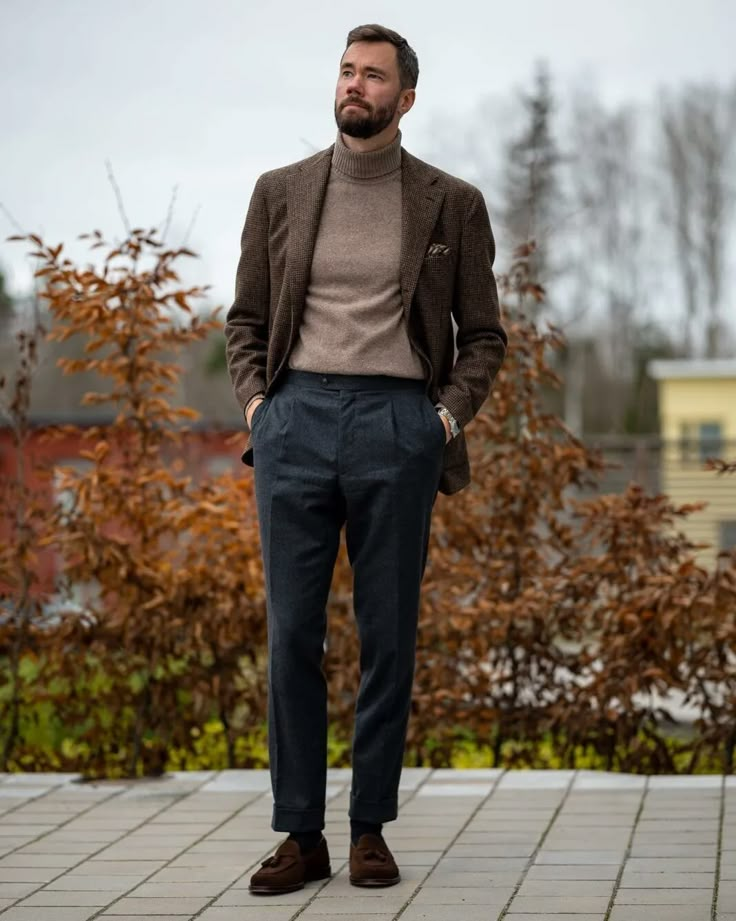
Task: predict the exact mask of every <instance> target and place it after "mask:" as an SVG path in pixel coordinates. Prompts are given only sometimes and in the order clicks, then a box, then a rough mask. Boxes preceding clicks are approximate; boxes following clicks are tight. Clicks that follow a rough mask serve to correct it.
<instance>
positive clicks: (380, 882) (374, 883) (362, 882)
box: [349, 876, 401, 888]
mask: <svg viewBox="0 0 736 921" xmlns="http://www.w3.org/2000/svg"><path fill="white" fill-rule="evenodd" d="M349 879H350V882H351V884H352V885H353V886H366V887H370V888H378V887H379V886H395V885H396V883H399V882H401V876H394V877H393V878H392V879H357V878H354V877H352V876H351V877H349Z"/></svg>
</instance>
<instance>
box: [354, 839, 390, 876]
mask: <svg viewBox="0 0 736 921" xmlns="http://www.w3.org/2000/svg"><path fill="white" fill-rule="evenodd" d="M400 879H401V876H400V875H399V868H398V867H397V866H396V861H395V860H394V856H393V854H392V853H391V851H390V850H389V849H388V845H387V844H386V842H385V841H384V840H383V837H382V836H381V835H361V836H360V838H358V843H357V845H354V844H353V843H352V841H351V842H350V882H351V883H352V884H353V885H354V886H393V885H395V884H396V883H398V882H399V880H400Z"/></svg>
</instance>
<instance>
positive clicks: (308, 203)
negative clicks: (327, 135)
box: [286, 144, 335, 330]
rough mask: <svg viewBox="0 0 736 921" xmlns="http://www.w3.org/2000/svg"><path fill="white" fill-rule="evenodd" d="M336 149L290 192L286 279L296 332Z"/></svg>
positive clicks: (298, 177)
mask: <svg viewBox="0 0 736 921" xmlns="http://www.w3.org/2000/svg"><path fill="white" fill-rule="evenodd" d="M334 146H335V145H334V144H332V145H331V146H330V147H328V148H327V149H326V150H324V151H323V152H322V154H323V155H322V156H321V157H320V158H319V159H317V160H316V161H312V163H311V164H309V166H307V167H302V169H300V170H299V172H298V173H295V174H294V175H292V176H290V177H289V183H288V188H287V193H286V210H287V215H288V220H289V242H288V246H287V253H286V277H287V280H288V284H289V293H290V300H291V316H292V330H296V329H298V328H299V324H300V322H301V316H302V311H303V309H304V297H305V295H306V293H307V286H308V284H309V273H310V271H311V268H312V256H313V254H314V244H315V241H316V239H317V231H318V230H319V219H320V215H321V213H322V204H323V202H324V199H325V191H326V189H327V180H328V179H329V176H330V165H331V163H332V150H333V147H334Z"/></svg>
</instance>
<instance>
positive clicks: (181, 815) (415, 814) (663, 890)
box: [0, 768, 736, 921]
mask: <svg viewBox="0 0 736 921" xmlns="http://www.w3.org/2000/svg"><path fill="white" fill-rule="evenodd" d="M349 788H350V771H349V770H330V771H329V775H328V790H327V794H328V813H327V815H328V818H327V828H326V830H325V834H326V836H327V839H328V843H329V847H330V854H331V858H332V869H333V876H332V879H330V880H328V881H323V882H319V883H309V884H307V886H306V888H305V889H303V890H300V891H298V892H295V893H292V894H291V895H288V896H276V897H273V896H272V897H258V896H252V895H250V894H249V892H248V879H249V877H250V874H251V873H252V871H253V869H255V868H256V867H258V866H259V864H260V861H261V860H264V859H265V858H266V857H267V856H268V855H269V854H270V853H271V852H272V850H273V848H274V847H275V845H276V844H277V843H278V842H280V841H281V840H283V838H284V837H285V835H284V834H282V833H276V832H273V831H272V830H271V827H270V818H271V804H272V801H271V793H270V784H269V778H268V773H267V772H265V771H222V772H219V773H218V772H192V773H187V774H173V775H170V776H168V777H166V778H162V779H160V780H151V781H138V782H134V783H130V784H127V783H97V784H85V783H77V782H75V778H74V777H73V776H70V775H62V774H13V775H0V855H2V856H0V921H88V919H92V918H95V919H96V918H100V919H115V921H134V919H135V921H141V919H143V918H154V919H157V921H187V919H194V918H196V919H201V921H291V919H293V918H299V919H300V921H302V919H303V921H340V919H341V918H342V919H344V921H347V919H350V921H392V919H397V918H401V921H500V919H502V918H504V919H508V921H542V919H550V921H641V919H646V921H714V919H719V921H736V777H727V778H723V777H718V776H710V777H666V776H656V777H648V778H647V777H640V776H635V775H631V774H623V775H622V774H606V773H600V772H593V771H500V770H498V771H496V770H477V771H452V770H450V771H446V770H435V771H430V770H428V769H421V768H420V769H409V768H405V769H404V772H403V775H402V783H401V806H400V810H399V819H398V820H397V821H396V822H392V823H389V824H387V825H386V826H385V829H384V832H385V835H386V840H387V842H388V844H389V845H390V847H391V848H392V850H393V851H394V854H395V855H396V858H397V861H398V863H399V866H400V868H401V872H402V881H401V883H399V885H397V886H393V887H391V888H388V889H379V890H362V889H357V888H355V887H353V886H351V885H350V884H349V882H348V878H347V851H348V819H347V809H348V803H349Z"/></svg>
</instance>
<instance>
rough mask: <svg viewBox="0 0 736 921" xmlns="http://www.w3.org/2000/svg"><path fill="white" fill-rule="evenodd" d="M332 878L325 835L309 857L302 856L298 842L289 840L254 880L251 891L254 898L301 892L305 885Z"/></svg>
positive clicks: (256, 873) (252, 880) (277, 849)
mask: <svg viewBox="0 0 736 921" xmlns="http://www.w3.org/2000/svg"><path fill="white" fill-rule="evenodd" d="M331 874H332V868H331V867H330V854H329V852H328V850H327V841H326V840H325V836H324V835H322V839H321V840H320V842H319V844H318V845H317V847H315V848H313V849H312V850H311V851H307V852H306V854H302V852H301V850H300V848H299V845H298V843H297V842H296V841H294V840H292V839H290V838H287V839H286V841H284V842H283V843H282V844H280V845H279V846H278V847H277V848H276V853H275V854H273V856H271V857H268V858H267V859H266V860H264V861H263V862H262V863H261V868H260V870H256V872H255V873H254V874H253V876H251V878H250V885H249V886H248V890H249V891H250V892H252V893H254V894H255V895H281V894H282V893H284V892H294V890H295V889H302V888H303V887H304V883H308V882H310V881H311V880H313V879H327V878H328V877H329V876H330V875H331Z"/></svg>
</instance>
